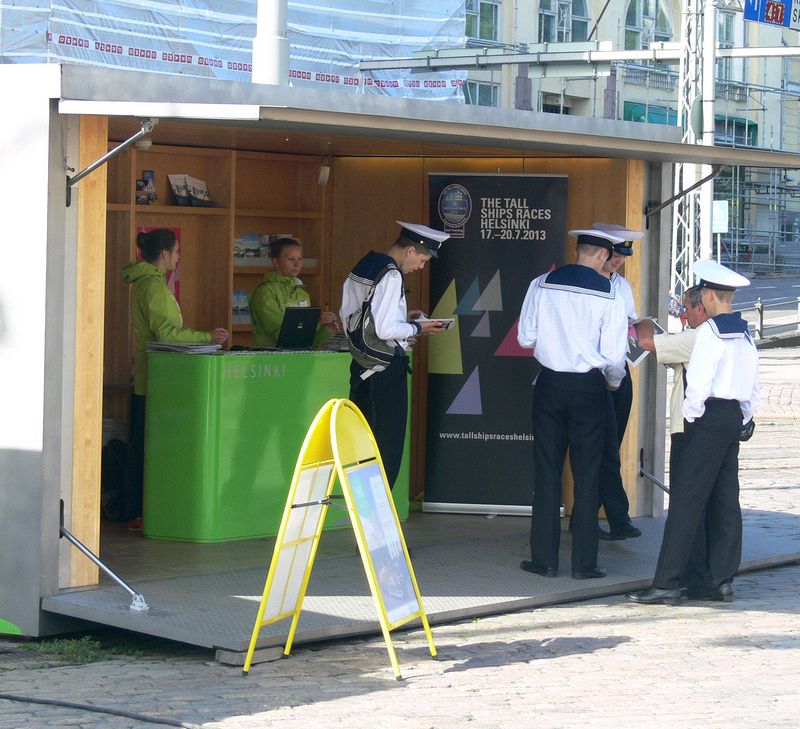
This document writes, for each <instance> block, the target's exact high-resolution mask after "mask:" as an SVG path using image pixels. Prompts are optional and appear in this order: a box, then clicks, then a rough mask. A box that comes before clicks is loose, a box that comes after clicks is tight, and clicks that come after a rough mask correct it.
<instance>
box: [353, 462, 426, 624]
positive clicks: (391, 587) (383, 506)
mask: <svg viewBox="0 0 800 729" xmlns="http://www.w3.org/2000/svg"><path fill="white" fill-rule="evenodd" d="M346 473H347V480H348V481H349V482H350V492H351V493H352V495H353V502H354V504H355V507H356V509H355V514H356V516H357V519H358V521H359V524H360V526H361V530H362V533H363V535H364V542H365V546H366V548H367V551H368V552H369V556H370V560H371V562H372V567H373V568H374V570H375V578H376V581H377V584H378V588H379V589H380V593H381V597H382V601H383V605H384V607H385V609H386V616H387V618H388V619H389V625H390V626H393V625H395V624H397V623H398V622H400V621H403V620H404V619H405V618H410V617H412V616H414V617H416V616H417V615H418V614H419V612H420V610H421V609H422V608H421V606H420V604H419V600H418V598H417V594H416V592H415V590H414V581H413V580H412V579H411V571H410V569H409V565H408V561H407V560H406V554H405V551H404V550H403V542H402V540H401V538H400V525H399V523H398V521H397V517H396V516H395V514H394V510H393V509H392V502H391V496H390V494H389V489H388V488H387V486H386V481H385V479H384V477H383V472H382V471H381V467H380V464H379V463H378V462H377V461H372V463H367V464H365V465H363V466H361V465H360V466H355V467H353V468H349V469H347V470H346Z"/></svg>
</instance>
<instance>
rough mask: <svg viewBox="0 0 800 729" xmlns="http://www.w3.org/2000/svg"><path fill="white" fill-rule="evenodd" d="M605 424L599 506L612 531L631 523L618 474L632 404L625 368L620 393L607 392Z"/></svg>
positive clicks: (625, 495) (629, 379)
mask: <svg viewBox="0 0 800 729" xmlns="http://www.w3.org/2000/svg"><path fill="white" fill-rule="evenodd" d="M607 397H608V401H609V402H608V406H607V408H608V410H607V420H606V440H605V445H604V447H603V460H602V462H601V464H600V484H599V491H600V506H602V507H603V509H605V512H606V519H608V526H609V527H610V528H611V529H612V530H614V529H620V528H622V527H624V526H625V525H626V524H627V523H628V521H629V520H630V516H629V515H628V510H629V509H630V504H629V502H628V495H627V494H626V493H625V487H624V486H623V484H622V474H621V473H620V467H621V463H620V458H619V449H620V446H621V445H622V439H623V438H624V437H625V430H626V428H627V427H628V418H629V417H630V414H631V405H632V404H633V381H632V380H631V373H630V372H629V371H628V368H627V366H626V368H625V377H624V378H623V380H622V382H621V383H620V386H619V389H618V390H615V391H614V392H609V393H608V394H607Z"/></svg>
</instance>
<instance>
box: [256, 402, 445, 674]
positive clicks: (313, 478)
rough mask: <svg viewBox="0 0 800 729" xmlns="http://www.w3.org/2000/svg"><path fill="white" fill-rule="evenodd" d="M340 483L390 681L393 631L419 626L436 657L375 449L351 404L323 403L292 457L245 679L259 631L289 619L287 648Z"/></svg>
mask: <svg viewBox="0 0 800 729" xmlns="http://www.w3.org/2000/svg"><path fill="white" fill-rule="evenodd" d="M337 477H338V481H339V484H340V485H341V489H342V495H343V496H344V502H345V505H346V507H347V511H348V514H349V515H350V523H351V524H352V525H353V530H354V531H355V536H356V542H357V543H358V550H359V553H360V554H361V560H362V562H363V563H364V569H365V571H366V573H367V581H368V582H369V587H370V591H371V592H372V598H373V600H374V601H375V607H376V608H377V611H378V619H379V620H380V625H381V630H382V632H383V637H384V639H385V641H386V648H387V650H388V651H389V658H390V660H391V662H392V668H393V669H394V675H395V678H396V679H398V680H400V679H401V678H402V676H401V675H400V666H399V664H398V662H397V655H396V654H395V650H394V645H393V644H392V638H391V631H392V630H394V629H395V628H398V627H400V626H402V625H405V624H406V623H409V622H410V621H412V620H414V619H415V618H419V619H420V620H421V621H422V627H423V628H424V630H425V635H426V636H427V638H428V646H429V648H430V651H431V655H432V656H433V657H436V647H435V646H434V644H433V636H432V635H431V629H430V625H429V624H428V617H427V616H426V615H425V610H424V609H423V607H422V598H421V597H420V594H419V587H418V586H417V579H416V577H415V575H414V568H413V567H412V566H411V560H410V559H409V556H408V549H407V547H406V542H405V539H404V538H403V531H402V529H401V528H400V520H399V519H398V518H397V511H396V510H395V508H394V502H393V501H392V495H391V492H390V490H389V486H388V483H387V480H386V473H385V471H384V469H383V461H382V460H381V456H380V452H379V451H378V446H377V444H376V443H375V438H374V436H373V435H372V431H371V430H370V427H369V424H368V423H367V421H366V419H365V418H364V416H363V415H362V414H361V411H360V410H359V409H358V408H357V407H356V405H355V404H353V403H352V402H350V400H346V399H336V400H329V401H328V402H326V403H325V405H323V406H322V408H321V409H320V411H319V412H318V413H317V415H316V417H315V418H314V421H313V422H312V423H311V427H310V428H309V429H308V433H306V437H305V440H304V441H303V445H302V447H301V448H300V454H299V456H298V458H297V465H296V466H295V470H294V475H293V477H292V483H291V486H290V488H289V496H288V498H287V499H286V507H285V508H284V511H283V519H282V520H281V525H280V529H279V530H278V536H277V538H276V541H275V550H274V551H273V554H272V561H271V563H270V566H269V571H268V573H267V581H266V584H265V585H264V593H263V595H262V597H261V604H260V605H259V608H258V614H257V615H256V621H255V625H254V626H253V634H252V637H251V638H250V647H249V648H248V650H247V658H246V659H245V663H244V670H243V674H244V675H245V676H246V675H247V673H248V671H249V670H250V664H251V662H252V660H253V652H254V651H255V647H256V641H257V640H258V634H259V632H260V631H261V628H263V627H264V626H265V625H269V624H270V623H274V622H277V621H278V620H283V619H284V618H288V617H290V616H291V617H292V623H291V626H290V628H289V636H288V638H287V640H286V646H285V647H284V649H283V654H284V655H285V656H288V655H289V653H290V651H291V649H292V642H293V640H294V636H295V632H296V631H297V624H298V622H299V620H300V611H301V608H302V605H303V598H304V596H305V594H306V588H307V587H308V581H309V578H310V577H311V569H312V567H313V565H314V558H315V556H316V554H317V547H318V546H319V540H320V537H321V536H322V528H323V525H324V524H325V516H326V514H327V513H328V506H329V504H330V503H331V498H332V496H333V488H334V485H335V484H336V481H337Z"/></svg>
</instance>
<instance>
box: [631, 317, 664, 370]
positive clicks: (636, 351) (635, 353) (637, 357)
mask: <svg viewBox="0 0 800 729" xmlns="http://www.w3.org/2000/svg"><path fill="white" fill-rule="evenodd" d="M645 319H646V320H648V321H650V322H652V324H653V334H654V335H655V334H664V329H663V327H662V326H661V325H660V324H659V323H658V322H657V321H656V320H655V319H653V318H651V317H645V318H644V319H637V320H636V321H635V322H633V323H632V324H631V325H630V326H629V327H628V356H627V360H628V364H629V365H630V366H631V367H638V366H639V364H641V362H642V361H643V360H644V358H645V357H647V355H648V354H649V352H648V351H647V350H646V349H642V348H641V347H640V346H639V338H638V335H637V333H636V325H637V324H638V323H639V322H641V321H645Z"/></svg>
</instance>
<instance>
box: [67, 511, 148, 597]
mask: <svg viewBox="0 0 800 729" xmlns="http://www.w3.org/2000/svg"><path fill="white" fill-rule="evenodd" d="M59 535H60V536H62V537H64V538H65V539H66V540H67V541H68V542H69V543H70V544H72V545H73V546H74V547H76V548H77V549H78V551H79V552H81V554H84V555H86V556H87V557H88V558H89V559H90V560H91V561H92V562H94V563H95V564H96V565H97V566H98V567H99V568H100V569H101V570H103V572H105V573H106V574H107V575H108V576H109V577H110V578H111V579H112V580H114V582H116V583H117V584H118V585H119V586H120V587H121V588H122V589H123V590H125V592H127V593H128V594H129V595H130V596H131V604H130V605H129V606H128V607H129V609H130V610H135V611H136V612H138V613H146V612H147V611H148V610H149V609H150V606H149V605H148V604H147V602H146V601H145V599H144V595H142V594H141V593H139V592H136V590H134V589H133V588H132V587H131V586H130V585H129V584H128V583H127V582H125V580H123V579H122V578H121V577H119V576H118V575H116V574H115V573H114V572H112V570H111V569H110V568H109V567H107V566H106V565H104V564H103V563H102V562H101V561H100V558H99V557H97V555H95V554H94V552H92V550H91V549H89V547H87V546H86V545H85V544H83V543H82V542H81V541H80V540H79V539H78V538H77V537H76V536H75V535H74V534H71V533H70V532H69V531H68V530H67V529H66V528H65V527H64V502H63V501H62V502H61V524H60V525H59Z"/></svg>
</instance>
